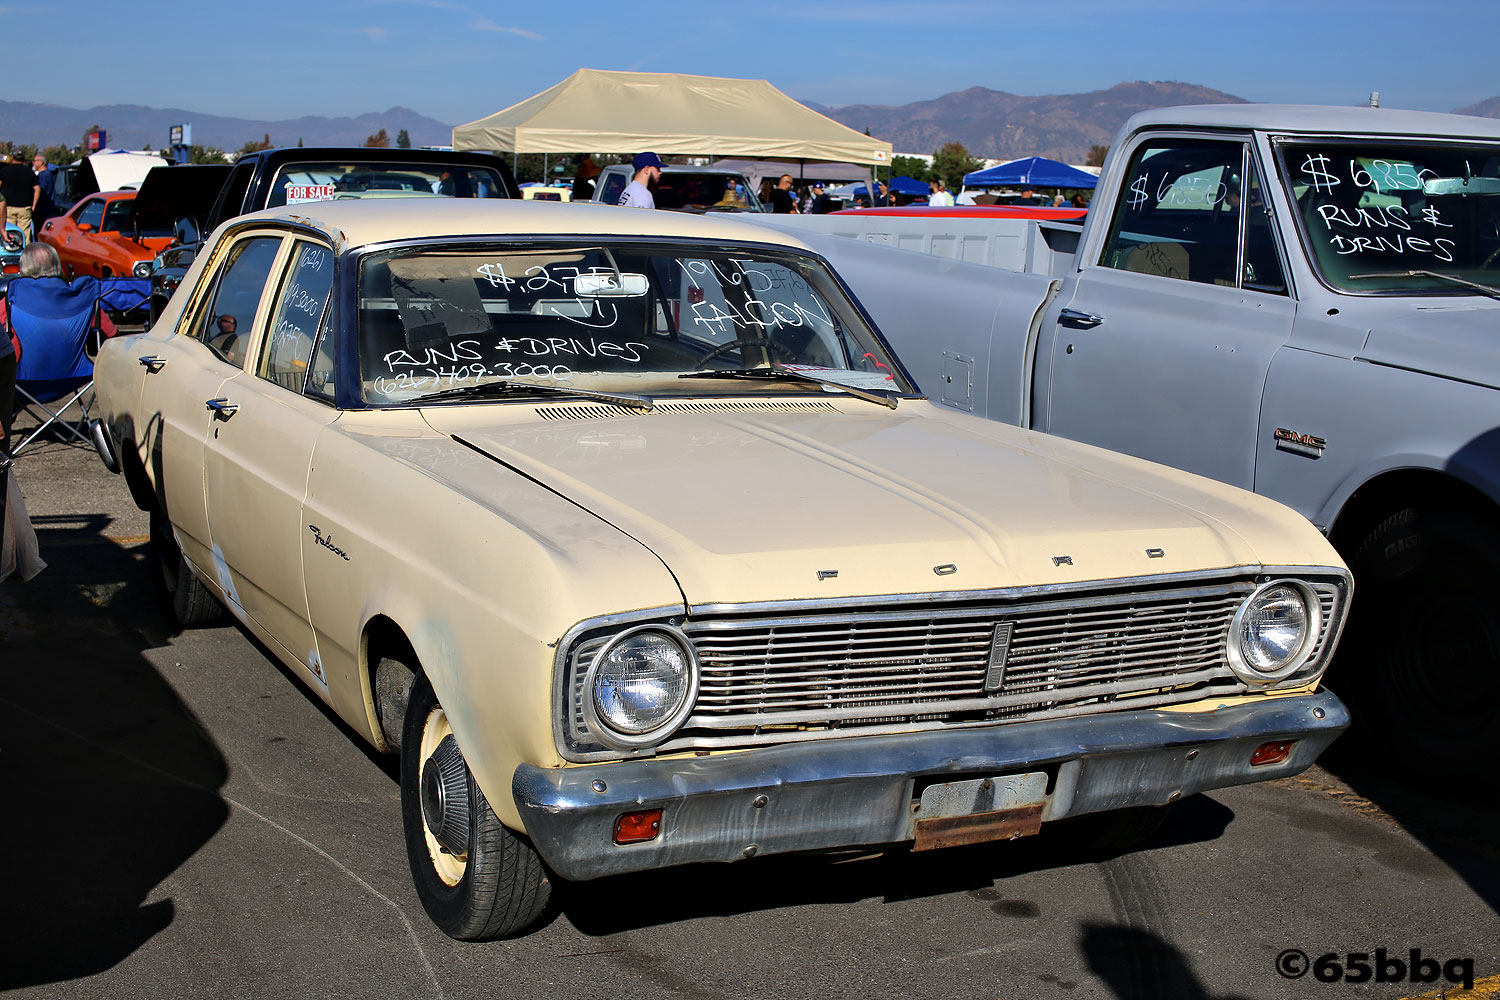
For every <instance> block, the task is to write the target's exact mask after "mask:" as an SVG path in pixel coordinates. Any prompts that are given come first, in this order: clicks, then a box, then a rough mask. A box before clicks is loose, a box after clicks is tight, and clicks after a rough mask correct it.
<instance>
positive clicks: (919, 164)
mask: <svg viewBox="0 0 1500 1000" xmlns="http://www.w3.org/2000/svg"><path fill="white" fill-rule="evenodd" d="M891 176H892V177H910V178H911V179H912V180H916V181H926V180H931V179H932V171H931V169H930V168H929V167H928V166H927V161H926V160H924V159H922V158H921V157H920V156H893V157H891Z"/></svg>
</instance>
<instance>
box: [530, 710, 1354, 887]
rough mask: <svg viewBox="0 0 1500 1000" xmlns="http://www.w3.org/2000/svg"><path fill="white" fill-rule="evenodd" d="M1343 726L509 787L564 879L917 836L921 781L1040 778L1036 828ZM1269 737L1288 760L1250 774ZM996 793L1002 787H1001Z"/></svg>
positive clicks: (1197, 728) (1100, 731)
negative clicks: (643, 830)
mask: <svg viewBox="0 0 1500 1000" xmlns="http://www.w3.org/2000/svg"><path fill="white" fill-rule="evenodd" d="M1348 725H1349V713H1348V711H1347V710H1346V709H1345V708H1344V705H1343V703H1342V702H1340V701H1339V699H1338V698H1336V697H1335V696H1334V695H1333V694H1332V693H1331V692H1328V691H1319V692H1316V693H1314V694H1309V695H1296V696H1292V697H1282V698H1267V699H1265V700H1264V701H1260V702H1255V703H1251V704H1243V705H1236V706H1233V707H1229V708H1221V709H1217V710H1215V711H1206V712H1164V711H1157V710H1140V711H1133V712H1110V713H1106V714H1102V715H1093V716H1082V717H1078V718H1070V719H1056V720H1049V721H1044V722H1023V723H1015V724H1011V725H997V726H990V727H985V728H975V729H959V730H953V731H948V732H923V733H909V734H901V735H895V736H867V737H858V736H855V737H848V738H841V739H826V740H817V741H810V742H806V743H793V744H788V745H784V746H779V747H770V748H766V749H757V750H749V751H745V752H743V753H725V754H718V755H715V756H711V757H692V758H678V759H670V760H634V761H622V762H618V763H608V764H591V765H586V766H582V767H564V768H542V767H536V766H534V765H531V764H522V765H521V766H520V767H518V768H517V769H516V773H515V777H514V779H513V781H512V789H511V790H512V792H513V794H514V795H515V800H516V806H517V808H519V810H520V813H521V818H522V820H523V821H524V822H525V824H526V831H527V833H528V834H529V835H530V836H531V839H532V841H533V842H534V843H535V844H536V847H537V850H538V851H540V852H541V855H542V857H543V858H545V859H546V861H547V863H548V864H549V865H551V866H552V869H553V870H554V871H556V872H557V873H558V874H559V875H561V876H563V877H564V878H570V879H591V878H599V877H601V876H605V875H615V874H618V873H621V872H628V871H639V870H643V869H650V868H665V867H667V866H669V865H680V864H687V863H690V862H697V861H737V860H740V859H742V858H748V857H753V856H756V855H761V854H780V853H785V852H791V851H814V850H827V849H830V848H841V847H855V846H860V845H873V844H890V843H899V842H902V841H908V840H912V839H913V838H914V837H915V836H916V834H917V823H918V820H919V819H920V816H919V815H918V811H917V810H916V809H914V806H916V804H917V802H918V801H919V796H920V795H921V789H922V787H923V786H925V785H927V784H929V783H931V782H932V781H937V782H960V781H964V780H966V779H983V778H997V777H1002V776H1007V775H1020V774H1032V773H1036V772H1045V773H1046V774H1047V782H1046V785H1047V789H1046V796H1045V801H1044V803H1043V804H1042V808H1041V819H1042V821H1044V822H1045V821H1050V820H1056V819H1063V818H1065V817H1069V816H1079V815H1082V814H1084V813H1092V812H1101V811H1104V810H1108V809H1122V808H1126V807H1129V806H1148V805H1165V804H1166V803H1168V802H1171V801H1175V800H1176V799H1178V798H1180V797H1182V796H1185V795H1192V794H1193V793H1195V792H1204V791H1209V790H1211V789H1214V788H1224V787H1227V786H1229V785H1240V784H1245V783H1247V782H1251V781H1262V780H1266V779H1270V778H1283V777H1286V776H1287V775H1291V774H1297V773H1299V772H1301V771H1303V770H1305V769H1306V768H1307V767H1308V766H1309V765H1311V764H1312V763H1313V761H1315V760H1316V759H1317V758H1318V755H1319V754H1320V753H1322V752H1323V750H1324V749H1325V748H1326V747H1327V746H1328V744H1330V743H1332V742H1333V740H1334V739H1335V738H1336V737H1337V736H1338V735H1339V733H1341V732H1342V731H1343V730H1344V729H1345V728H1346V727H1347V726H1348ZM1272 740H1296V741H1297V743H1296V745H1295V746H1294V747H1293V748H1292V751H1291V754H1290V756H1288V757H1287V759H1286V760H1285V761H1283V762H1281V763H1279V764H1267V765H1261V766H1257V767H1253V768H1252V767H1251V765H1250V755H1251V753H1252V752H1253V751H1254V750H1255V749H1256V748H1257V747H1259V746H1260V745H1261V744H1263V743H1266V742H1268V741H1272ZM997 784H999V783H997ZM649 809H661V810H662V818H661V832H660V834H659V835H658V836H657V837H656V838H655V839H654V840H652V841H650V842H648V843H644V844H630V845H627V846H619V845H616V844H615V843H614V824H615V821H616V819H617V818H618V817H619V816H620V815H621V814H623V813H628V812H637V811H642V810H649Z"/></svg>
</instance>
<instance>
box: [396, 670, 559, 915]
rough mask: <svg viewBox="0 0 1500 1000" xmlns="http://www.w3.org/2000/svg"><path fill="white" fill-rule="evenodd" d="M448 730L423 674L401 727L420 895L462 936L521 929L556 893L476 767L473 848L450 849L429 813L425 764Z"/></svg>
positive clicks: (408, 825) (404, 808)
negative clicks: (500, 813)
mask: <svg viewBox="0 0 1500 1000" xmlns="http://www.w3.org/2000/svg"><path fill="white" fill-rule="evenodd" d="M449 733H451V730H449V729H448V726H447V716H446V714H445V713H444V712H443V707H442V706H441V705H440V704H438V700H437V696H436V695H435V694H433V691H432V685H431V683H429V682H428V680H427V677H426V675H424V674H420V673H419V674H417V678H416V681H415V683H414V684H413V685H412V690H411V698H410V700H409V701H408V702H407V707H406V722H405V724H404V726H403V727H402V733H401V825H402V828H403V830H404V832H405V834H406V856H407V860H408V861H409V862H410V863H411V874H412V881H413V882H414V883H415V885H416V889H417V898H418V899H420V900H421V901H422V908H423V909H425V910H426V911H427V915H428V916H429V917H431V918H432V922H433V923H435V924H437V926H438V927H439V928H440V929H441V930H442V931H443V933H445V934H447V935H448V936H449V937H452V938H456V939H457V940H460V941H487V940H489V939H491V938H497V937H506V936H509V935H513V934H519V933H521V932H522V931H524V930H526V929H528V928H529V927H531V926H532V925H533V924H535V923H536V922H537V920H538V919H540V917H541V915H542V913H543V911H544V910H545V909H546V908H547V902H548V900H549V899H550V898H551V895H552V883H551V881H550V880H549V878H548V874H547V870H546V868H545V867H544V866H543V864H542V859H541V858H540V857H538V856H537V853H536V851H535V850H534V849H533V848H532V846H531V844H530V842H528V841H527V840H526V839H525V838H524V837H522V836H520V835H518V834H516V833H512V832H511V831H510V830H508V829H506V828H505V826H504V825H503V824H502V823H501V822H500V820H499V819H498V818H497V817H496V816H495V811H494V810H493V809H492V808H491V807H490V804H489V801H488V800H487V799H486V798H485V797H484V792H482V791H480V788H479V785H478V784H477V783H476V782H475V781H474V776H473V775H472V774H468V775H467V783H468V793H469V794H468V800H469V809H468V838H467V839H468V849H467V851H466V852H465V853H464V854H463V856H461V857H458V856H455V855H453V854H451V853H448V852H447V851H445V850H444V849H443V848H442V847H441V846H440V845H439V844H438V842H437V840H436V838H434V837H433V835H432V833H431V831H430V830H429V829H428V825H427V822H426V820H425V819H424V817H423V811H422V792H421V787H422V786H421V781H422V773H423V767H424V766H425V765H426V764H427V761H428V758H429V757H430V756H431V754H432V751H433V750H434V749H435V748H436V746H437V744H438V743H439V742H440V741H441V739H442V738H443V736H445V735H447V734H449ZM467 770H468V769H467V768H465V769H464V771H465V772H467Z"/></svg>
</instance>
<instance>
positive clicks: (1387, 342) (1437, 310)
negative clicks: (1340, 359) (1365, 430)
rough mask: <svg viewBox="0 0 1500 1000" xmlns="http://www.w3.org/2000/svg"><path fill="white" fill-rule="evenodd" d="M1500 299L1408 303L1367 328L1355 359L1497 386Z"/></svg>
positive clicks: (1499, 378) (1499, 358) (1492, 386)
mask: <svg viewBox="0 0 1500 1000" xmlns="http://www.w3.org/2000/svg"><path fill="white" fill-rule="evenodd" d="M1497 326H1500V302H1497V301H1494V300H1490V299H1478V298H1475V297H1469V298H1466V299H1459V300H1454V301H1453V303H1452V304H1433V305H1423V306H1417V307H1414V308H1413V315H1412V316H1411V317H1410V320H1409V322H1406V323H1400V324H1389V325H1388V324H1385V323H1382V324H1380V325H1378V326H1375V327H1374V328H1373V329H1371V330H1370V332H1369V334H1368V336H1367V337H1366V340H1365V345H1364V348H1363V349H1362V350H1360V352H1359V353H1358V354H1357V355H1356V356H1355V357H1356V360H1359V361H1368V362H1372V363H1374V364H1379V365H1389V366H1391V367H1394V368H1405V369H1408V370H1410V371H1417V372H1425V373H1427V374H1429V375H1436V376H1438V377H1439V378H1451V379H1456V380H1458V381H1460V382H1472V383H1474V384H1476V385H1485V386H1489V387H1490V388H1493V389H1500V339H1497V338H1496V336H1495V329H1496V327H1497Z"/></svg>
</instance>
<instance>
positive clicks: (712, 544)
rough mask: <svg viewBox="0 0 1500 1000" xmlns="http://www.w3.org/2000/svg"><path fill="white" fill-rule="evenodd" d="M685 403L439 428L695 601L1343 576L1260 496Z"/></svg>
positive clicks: (980, 443)
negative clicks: (660, 568)
mask: <svg viewBox="0 0 1500 1000" xmlns="http://www.w3.org/2000/svg"><path fill="white" fill-rule="evenodd" d="M678 405H680V406H682V407H683V408H684V410H686V412H670V411H669V409H668V408H669V407H670V406H672V404H662V405H659V407H658V409H657V410H656V411H655V412H652V413H649V414H640V415H632V416H615V417H601V416H597V415H596V416H590V415H589V414H599V413H600V411H601V409H605V410H613V408H601V407H597V406H595V407H588V406H575V405H572V404H543V405H542V406H538V407H535V409H534V412H535V414H537V415H543V416H546V417H547V418H548V419H544V420H536V419H530V420H526V421H524V422H511V419H509V418H511V417H513V415H514V411H516V410H518V409H524V410H532V409H533V408H531V407H513V406H507V407H473V406H470V407H443V408H428V409H426V410H424V416H425V417H426V419H427V420H428V422H429V424H430V425H431V426H432V427H434V428H435V429H437V430H439V431H441V432H443V433H446V434H451V435H452V436H453V437H454V438H456V439H457V440H459V441H460V442H462V443H464V444H467V445H468V446H469V447H472V448H474V449H476V450H478V451H480V452H482V453H484V454H486V455H489V456H491V457H492V458H494V459H495V460H496V461H498V462H501V463H503V464H505V465H507V466H510V467H511V468H513V469H514V470H516V471H517V472H519V473H521V474H522V475H525V476H527V477H529V478H531V479H533V480H535V481H537V482H539V483H541V484H543V485H545V486H547V487H548V488H550V489H552V490H554V491H556V492H557V493H558V494H560V495H561V496H563V497H566V498H567V499H569V500H571V501H573V502H574V503H576V504H578V505H580V506H582V507H584V508H586V509H587V510H589V511H590V512H592V513H593V514H595V515H597V516H598V517H600V518H601V519H603V520H605V521H607V522H609V523H610V524H612V525H614V526H616V527H617V528H619V529H620V530H621V531H624V532H626V533H627V534H629V535H630V536H632V537H633V538H635V539H637V540H638V541H640V542H641V543H642V544H644V545H646V546H648V547H649V548H650V549H651V550H652V551H653V552H655V553H656V555H657V556H658V557H659V558H660V559H661V560H662V561H663V562H664V563H665V564H666V565H667V567H668V568H669V569H670V570H671V571H672V573H673V574H674V575H675V576H676V578H677V580H678V583H679V585H680V586H681V587H682V590H683V594H684V596H685V597H686V599H687V601H688V602H689V603H690V604H692V605H704V604H717V603H743V602H755V601H770V600H791V599H804V598H814V599H817V598H822V599H829V598H842V597H853V596H867V595H876V594H893V593H905V594H913V593H916V594H920V593H938V592H944V593H946V592H953V591H971V590H990V589H1000V588H1015V587H1030V586H1045V585H1056V584H1065V583H1072V582H1080V581H1087V580H1100V579H1113V578H1120V577H1125V576H1139V575H1156V574H1169V573H1180V572H1181V573H1185V572H1193V571H1201V570H1205V569H1217V568H1222V567H1229V566H1247V565H1259V564H1266V563H1279V564H1283V565H1294V564H1301V565H1306V564H1318V565H1330V564H1332V565H1336V564H1337V562H1338V561H1337V557H1336V556H1334V555H1333V552H1332V549H1331V548H1329V547H1328V546H1327V543H1326V542H1325V541H1324V540H1323V539H1322V538H1321V536H1319V535H1317V533H1316V531H1315V530H1314V529H1313V528H1312V527H1311V526H1310V525H1308V524H1307V522H1305V521H1304V520H1302V519H1301V518H1299V517H1297V516H1296V515H1295V514H1292V513H1291V512H1290V511H1289V510H1287V509H1286V508H1282V507H1280V506H1279V505H1276V504H1273V503H1271V502H1270V501H1266V500H1264V499H1262V498H1259V497H1255V496H1253V495H1252V494H1248V493H1244V492H1242V491H1239V490H1234V489H1231V488H1229V487H1225V486H1221V485H1220V484H1217V483H1211V482H1209V481H1207V480H1203V479H1199V478H1198V477H1194V476H1189V475H1187V474H1185V473H1180V472H1176V471H1174V470H1169V469H1165V468H1162V467H1160V466H1155V465H1151V464H1149V463H1145V462H1140V461H1138V460H1135V459H1129V458H1124V457H1121V456H1116V455H1113V454H1111V453H1108V452H1104V451H1101V450H1099V449H1095V448H1090V447H1088V446H1084V445H1078V444H1075V443H1072V442H1067V441H1063V440H1061V439H1056V438H1050V437H1046V436H1043V435H1039V434H1033V433H1030V432H1025V431H1021V430H1019V429H1016V428H1009V427H1005V426H1003V425H1000V424H996V423H993V422H991V421H984V420H980V419H978V418H974V417H968V416H965V415H962V414H949V413H947V412H946V411H940V410H938V409H937V408H935V407H933V406H931V405H930V404H927V403H923V402H914V401H906V402H903V403H902V404H901V408H900V409H899V410H897V411H894V412H893V411H887V410H883V409H880V408H879V407H876V406H873V405H871V404H866V403H850V402H847V401H844V400H841V401H840V406H841V409H836V408H834V407H833V406H832V404H828V403H821V402H819V403H810V404H809V405H810V406H813V407H817V409H810V410H803V411H788V412H774V411H768V410H766V409H759V410H750V409H741V408H740V407H739V405H737V404H731V403H727V402H726V403H725V404H724V407H725V410H724V411H723V412H716V411H714V410H712V409H708V407H710V406H712V405H713V404H705V403H698V404H686V403H685V404H678ZM695 405H696V406H698V407H701V408H703V410H705V411H706V412H702V411H693V410H691V409H689V408H690V407H693V406H695ZM765 405H767V404H765V403H764V402H763V401H762V403H761V406H762V407H764V406H765ZM824 407H826V409H825V408H824ZM855 407H860V409H855ZM486 410H491V411H492V412H495V413H497V414H498V412H499V411H512V412H511V414H509V415H507V417H508V418H507V419H504V420H499V419H495V418H494V417H491V418H490V419H488V420H487V419H486V416H485V411H486ZM731 411H734V412H731ZM1231 524H1232V526H1231Z"/></svg>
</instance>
